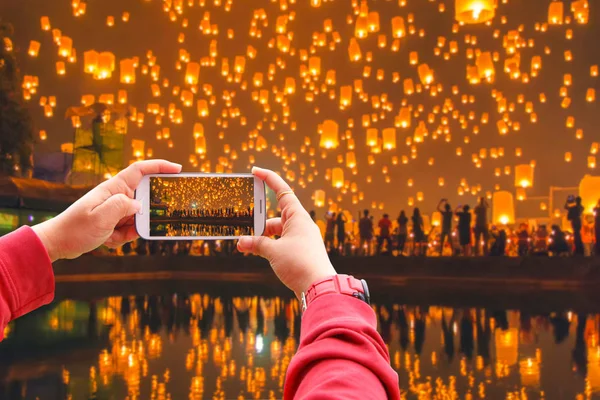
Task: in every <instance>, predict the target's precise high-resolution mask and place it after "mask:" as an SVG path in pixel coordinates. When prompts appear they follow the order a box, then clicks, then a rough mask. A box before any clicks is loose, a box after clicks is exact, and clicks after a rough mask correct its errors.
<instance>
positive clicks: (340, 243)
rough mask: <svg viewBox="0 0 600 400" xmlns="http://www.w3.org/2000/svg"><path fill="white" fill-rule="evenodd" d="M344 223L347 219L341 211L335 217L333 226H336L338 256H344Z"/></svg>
mask: <svg viewBox="0 0 600 400" xmlns="http://www.w3.org/2000/svg"><path fill="white" fill-rule="evenodd" d="M346 222H348V218H346V215H345V214H344V212H343V211H340V213H339V214H338V216H337V219H336V221H335V224H336V226H337V248H338V251H339V253H340V255H344V243H346Z"/></svg>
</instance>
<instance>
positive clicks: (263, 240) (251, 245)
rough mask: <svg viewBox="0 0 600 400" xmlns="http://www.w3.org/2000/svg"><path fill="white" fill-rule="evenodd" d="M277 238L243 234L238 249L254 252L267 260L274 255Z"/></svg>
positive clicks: (244, 251)
mask: <svg viewBox="0 0 600 400" xmlns="http://www.w3.org/2000/svg"><path fill="white" fill-rule="evenodd" d="M274 244H275V240H273V239H271V238H269V237H266V236H242V237H240V239H239V240H238V244H237V247H238V250H239V251H241V252H243V253H252V254H255V255H257V256H260V257H262V258H266V259H267V260H271V258H272V256H273V250H274V249H273V245H274Z"/></svg>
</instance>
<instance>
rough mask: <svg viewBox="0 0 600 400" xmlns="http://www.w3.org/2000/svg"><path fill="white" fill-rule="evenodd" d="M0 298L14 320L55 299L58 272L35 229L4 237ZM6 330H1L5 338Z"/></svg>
mask: <svg viewBox="0 0 600 400" xmlns="http://www.w3.org/2000/svg"><path fill="white" fill-rule="evenodd" d="M0 280H2V282H0V289H1V290H0V295H2V297H4V300H5V301H6V304H7V305H8V311H9V312H10V315H9V316H7V315H2V319H5V318H7V317H8V320H7V321H0V322H3V323H2V324H1V325H0V326H3V325H4V324H5V323H8V322H9V321H12V320H13V319H15V318H18V317H20V316H21V315H23V314H26V313H28V312H30V311H32V310H35V309H36V308H38V307H41V306H43V305H45V304H48V303H50V302H51V301H52V300H53V299H54V272H53V270H52V262H51V261H50V258H49V257H48V252H47V251H46V248H45V247H44V245H43V244H42V242H41V240H40V239H39V237H38V236H37V235H36V234H35V232H34V231H33V229H31V228H30V227H28V226H23V227H21V228H19V229H17V230H16V231H14V232H12V233H9V234H8V235H5V236H3V237H1V238H0ZM2 334H3V329H2V330H1V331H0V338H1V337H2Z"/></svg>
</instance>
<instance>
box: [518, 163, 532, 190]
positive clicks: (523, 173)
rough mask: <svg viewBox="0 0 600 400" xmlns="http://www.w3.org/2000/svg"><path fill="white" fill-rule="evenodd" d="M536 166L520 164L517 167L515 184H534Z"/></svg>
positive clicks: (522, 185) (528, 185)
mask: <svg viewBox="0 0 600 400" xmlns="http://www.w3.org/2000/svg"><path fill="white" fill-rule="evenodd" d="M533 175H534V168H533V167H532V166H531V165H529V164H520V165H517V166H516V167H515V186H516V187H521V188H528V187H532V186H533Z"/></svg>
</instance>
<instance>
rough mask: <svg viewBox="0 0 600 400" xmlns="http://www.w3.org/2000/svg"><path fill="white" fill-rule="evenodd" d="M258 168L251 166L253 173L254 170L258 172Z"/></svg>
mask: <svg viewBox="0 0 600 400" xmlns="http://www.w3.org/2000/svg"><path fill="white" fill-rule="evenodd" d="M258 170H260V168H258V167H252V173H253V174H254V173H256V172H258Z"/></svg>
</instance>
